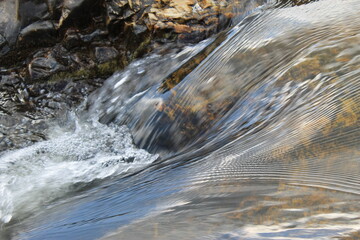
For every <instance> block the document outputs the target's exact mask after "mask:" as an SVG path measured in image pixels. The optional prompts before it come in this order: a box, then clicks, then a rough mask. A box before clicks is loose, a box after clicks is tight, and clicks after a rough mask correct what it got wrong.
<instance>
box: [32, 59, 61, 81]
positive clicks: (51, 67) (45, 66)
mask: <svg viewBox="0 0 360 240" xmlns="http://www.w3.org/2000/svg"><path fill="white" fill-rule="evenodd" d="M28 69H29V74H30V77H31V78H32V79H34V80H39V79H43V78H45V77H49V76H51V75H52V74H54V73H57V72H59V71H63V70H64V69H65V68H64V66H63V65H61V64H60V63H59V62H58V61H56V59H55V58H54V57H53V56H52V55H48V56H42V57H36V58H34V59H33V60H32V61H31V62H30V64H29V66H28Z"/></svg>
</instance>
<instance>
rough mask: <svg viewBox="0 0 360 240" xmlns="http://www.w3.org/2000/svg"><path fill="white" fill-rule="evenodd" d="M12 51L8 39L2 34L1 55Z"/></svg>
mask: <svg viewBox="0 0 360 240" xmlns="http://www.w3.org/2000/svg"><path fill="white" fill-rule="evenodd" d="M9 51H10V48H9V46H8V44H7V41H6V39H5V38H4V37H3V36H2V35H1V34H0V57H1V56H3V55H5V54H6V53H8V52H9Z"/></svg>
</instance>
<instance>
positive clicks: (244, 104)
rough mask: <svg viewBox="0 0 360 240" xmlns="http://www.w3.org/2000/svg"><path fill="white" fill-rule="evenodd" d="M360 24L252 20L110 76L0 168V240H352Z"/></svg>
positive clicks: (352, 15)
mask: <svg viewBox="0 0 360 240" xmlns="http://www.w3.org/2000/svg"><path fill="white" fill-rule="evenodd" d="M359 13H360V1H358V0H349V1H331V4H329V1H320V2H316V3H311V4H308V5H303V6H299V7H289V8H282V9H273V8H271V7H261V8H258V9H257V10H255V11H253V12H251V13H250V15H249V16H248V17H246V18H245V19H243V20H242V21H241V22H240V23H239V24H237V25H235V26H233V27H232V29H230V30H229V31H228V32H226V33H222V34H224V35H225V37H224V38H223V39H222V38H220V39H222V40H221V42H220V43H219V42H218V41H219V37H218V38H213V39H209V40H206V41H204V42H202V43H200V44H198V45H195V46H189V47H187V48H185V49H184V50H183V51H181V52H175V51H174V52H171V53H169V54H168V55H166V56H160V55H151V56H148V57H146V58H144V59H142V60H139V61H136V62H134V63H133V64H131V65H130V66H129V67H128V68H127V69H125V70H124V71H123V72H119V73H115V74H114V75H113V76H112V77H111V78H109V79H108V80H107V82H106V84H105V85H104V87H103V88H101V89H99V91H97V92H96V93H94V94H93V95H92V96H91V97H90V98H89V99H88V101H87V102H86V103H84V104H83V106H82V108H81V109H79V110H78V112H77V114H76V116H77V117H75V116H73V117H70V118H69V119H68V120H67V121H69V122H70V123H73V125H72V126H71V127H67V128H64V127H58V128H56V129H54V130H52V131H50V140H49V141H46V142H42V143H38V144H35V145H33V146H30V147H28V148H24V149H20V150H16V151H12V152H5V153H3V154H2V155H1V156H0V171H1V175H0V194H1V196H2V197H1V200H0V218H1V220H2V221H3V222H5V223H6V224H3V225H2V230H1V234H2V235H0V237H2V238H4V239H332V238H333V237H338V238H340V237H345V236H351V237H352V239H358V238H359V235H360V233H359V231H360V207H359V204H358V202H359V200H360V195H359V194H360V158H359V157H360V128H359V126H360V94H359V90H358V89H359V87H360V45H359V43H360V22H359V21H358V16H359ZM214 44H215V47H216V48H215V50H213V51H212V52H211V53H210V54H209V55H208V56H207V57H206V58H205V59H204V60H203V61H201V63H200V64H199V65H198V66H197V67H196V68H195V69H194V70H192V71H191V72H190V73H189V74H187V76H186V77H185V78H184V79H182V81H181V82H179V83H177V82H176V83H172V84H168V85H167V86H168V88H166V89H165V88H164V87H163V86H164V83H166V82H167V81H169V79H170V78H169V76H170V75H171V74H172V73H173V72H174V71H176V70H178V69H181V68H182V67H184V66H185V65H186V63H187V62H189V59H191V58H192V57H193V56H195V55H197V54H199V52H201V51H202V50H203V49H204V48H208V47H209V46H214ZM165 85H166V84H165ZM70 116H72V115H71V114H70ZM124 125H127V127H125V126H124ZM133 141H134V142H133ZM136 146H137V147H136ZM140 148H143V149H146V150H142V149H140Z"/></svg>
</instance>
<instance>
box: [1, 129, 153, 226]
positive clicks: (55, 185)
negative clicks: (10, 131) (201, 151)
mask: <svg viewBox="0 0 360 240" xmlns="http://www.w3.org/2000/svg"><path fill="white" fill-rule="evenodd" d="M156 158H157V156H156V155H150V154H149V153H147V152H146V151H145V150H140V149H137V148H136V147H135V146H134V145H133V143H132V137H131V135H130V133H129V131H128V129H127V128H126V127H124V126H120V127H119V126H105V125H102V124H98V123H96V124H89V123H77V126H76V128H75V130H69V129H64V128H57V129H56V130H54V131H53V132H52V134H51V137H50V140H48V141H44V142H40V143H37V144H35V145H33V146H30V147H27V148H23V149H19V150H15V151H10V152H7V153H5V154H3V155H2V156H0V220H1V221H2V222H5V223H6V222H9V221H10V220H11V219H13V218H16V217H19V218H21V215H23V214H29V213H32V212H36V210H37V208H39V207H41V205H44V204H46V203H50V202H51V201H53V200H55V199H57V198H60V197H62V196H64V195H66V194H67V193H69V192H72V191H76V190H79V189H78V188H79V185H82V186H84V185H83V184H85V185H86V184H88V183H91V182H93V181H94V180H99V179H105V178H108V177H111V176H117V175H119V174H123V173H127V172H129V171H132V170H136V169H139V168H142V167H144V166H146V165H148V164H150V163H151V162H153V161H154V160H155V159H156ZM75 184H77V186H78V187H76V186H75Z"/></svg>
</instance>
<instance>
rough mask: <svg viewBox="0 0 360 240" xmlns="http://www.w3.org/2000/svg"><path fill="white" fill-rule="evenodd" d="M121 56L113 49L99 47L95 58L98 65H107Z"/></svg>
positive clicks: (96, 49)
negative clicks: (106, 63)
mask: <svg viewBox="0 0 360 240" xmlns="http://www.w3.org/2000/svg"><path fill="white" fill-rule="evenodd" d="M118 55H119V52H118V51H117V50H116V49H115V48H113V47H97V48H95V57H96V60H97V61H98V63H105V62H108V61H110V60H112V59H114V58H116V57H117V56H118Z"/></svg>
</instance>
